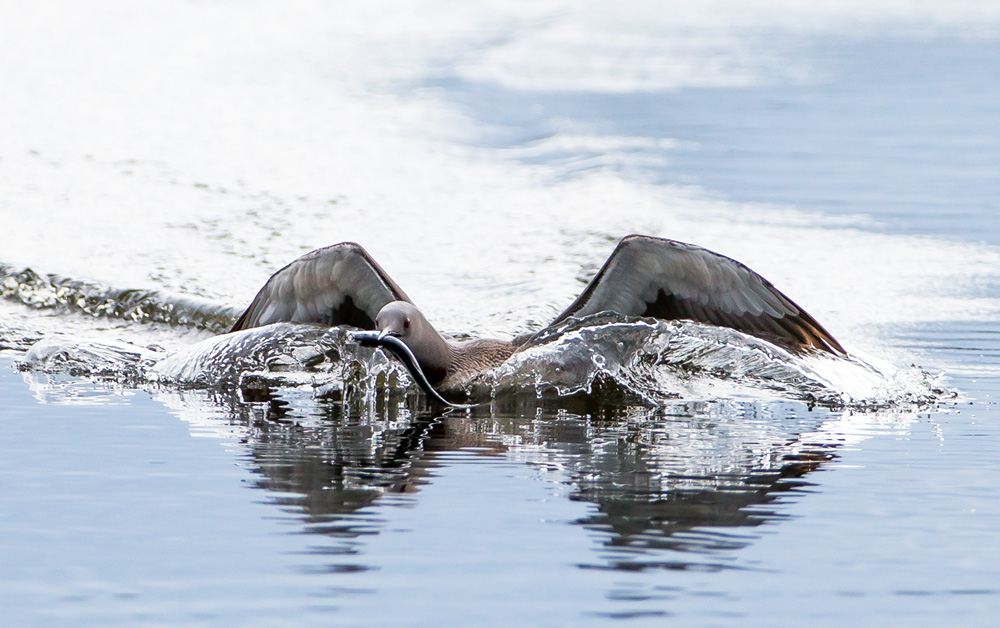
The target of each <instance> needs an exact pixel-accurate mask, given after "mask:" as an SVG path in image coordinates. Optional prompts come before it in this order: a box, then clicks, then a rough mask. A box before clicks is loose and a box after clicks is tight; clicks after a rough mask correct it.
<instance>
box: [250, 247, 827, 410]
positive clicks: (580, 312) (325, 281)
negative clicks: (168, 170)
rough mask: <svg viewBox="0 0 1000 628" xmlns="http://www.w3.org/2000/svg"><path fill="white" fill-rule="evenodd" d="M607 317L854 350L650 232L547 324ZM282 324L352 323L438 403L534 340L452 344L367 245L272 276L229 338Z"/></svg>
mask: <svg viewBox="0 0 1000 628" xmlns="http://www.w3.org/2000/svg"><path fill="white" fill-rule="evenodd" d="M599 312H615V313H618V314H623V315H626V316H638V317H648V318H658V319H663V320H679V319H686V320H692V321H695V322H698V323H705V324H709V325H716V326H721V327H729V328H731V329H735V330H738V331H741V332H743V333H746V334H749V335H752V336H756V337H758V338H761V339H764V340H767V341H769V342H771V343H773V344H776V345H778V346H780V347H783V348H785V349H787V350H789V351H791V352H793V353H799V354H804V353H825V354H831V355H834V356H844V355H846V352H845V351H844V348H843V347H841V345H840V343H838V342H837V341H836V340H835V339H834V338H833V336H831V335H830V333H829V332H827V331H826V329H824V328H823V326H822V325H820V324H819V323H818V322H817V321H816V320H815V319H814V318H813V317H812V316H810V315H809V314H808V313H807V312H806V311H805V310H803V309H802V308H800V307H799V306H798V305H796V304H795V303H794V302H793V301H792V300H791V299H789V298H788V297H787V296H785V295H784V294H783V293H781V292H780V291H779V290H778V289H777V288H775V287H774V286H773V285H772V284H771V282H769V281H768V280H767V279H764V278H763V277H761V276H760V275H758V274H757V273H756V272H754V271H753V270H751V269H750V268H748V267H747V266H745V265H744V264H742V263H740V262H738V261H736V260H734V259H731V258H729V257H726V256H724V255H720V254H718V253H715V252H713V251H709V250H708V249H704V248H702V247H699V246H695V245H692V244H685V243H683V242H677V241H674V240H667V239H663V238H655V237H652V236H644V235H630V236H627V237H625V238H623V239H622V240H621V241H620V242H619V243H618V246H617V247H616V248H615V250H614V251H613V252H612V253H611V256H610V257H609V258H608V259H607V261H606V262H605V263H604V266H603V267H601V269H600V270H599V271H598V272H597V274H596V275H595V276H594V278H593V279H592V280H591V281H590V283H589V284H588V285H587V287H586V288H585V289H584V290H583V292H582V293H581V294H580V296H579V297H577V299H576V300H575V301H574V302H573V303H572V304H570V306H569V307H567V308H566V309H565V310H564V311H563V312H562V313H561V314H559V316H557V317H556V318H555V320H553V321H552V323H551V324H550V325H549V327H551V326H554V325H558V324H560V323H562V322H564V321H566V320H567V319H569V318H570V317H577V318H581V317H584V316H588V315H591V314H597V313H599ZM277 322H298V323H319V324H322V325H329V326H337V325H347V326H353V327H358V328H360V329H362V330H369V331H363V332H358V333H356V334H355V336H354V337H355V338H356V339H357V340H358V341H359V342H360V343H361V344H365V345H369V346H381V347H384V348H385V349H387V350H389V351H390V352H392V353H393V354H394V355H396V356H397V357H398V358H399V359H400V360H401V361H402V362H403V363H404V364H405V365H406V367H407V369H408V370H409V371H410V373H411V374H412V375H413V376H414V379H415V380H416V381H417V383H418V384H419V385H420V386H421V388H423V389H424V391H425V392H427V393H428V394H429V395H430V396H431V397H434V398H436V399H438V400H439V401H441V402H444V403H447V402H446V401H445V400H444V399H443V398H442V397H441V395H440V394H439V393H441V392H448V391H455V390H457V389H460V388H461V387H462V386H463V384H465V383H467V382H469V381H470V380H471V379H472V378H473V377H475V376H476V375H479V374H481V373H484V372H486V371H489V370H491V369H493V368H496V367H497V366H499V365H501V364H503V363H504V362H505V361H506V360H507V359H508V358H510V357H511V356H512V355H513V354H514V353H515V352H517V351H518V350H519V349H520V348H522V347H523V346H524V345H525V343H526V342H527V340H528V339H529V338H530V335H525V336H520V337H518V338H515V339H514V340H475V341H472V342H466V343H456V342H453V341H451V340H449V339H447V338H445V337H444V336H443V335H442V334H441V333H440V332H438V331H437V330H436V329H435V328H434V326H433V325H431V323H430V322H429V321H428V320H427V319H426V317H424V315H423V313H422V312H421V311H420V310H419V309H418V308H417V306H416V305H414V304H413V302H412V301H411V300H410V298H409V297H407V296H406V293H404V292H403V290H402V289H401V288H400V287H399V286H398V285H396V282H394V281H393V280H392V279H391V278H390V277H389V275H388V274H387V273H386V272H385V271H384V270H382V267H381V266H379V265H378V263H377V262H376V261H375V260H374V259H372V257H371V256H370V255H369V254H368V252H367V251H365V249H364V248H362V247H361V246H360V245H358V244H355V243H353V242H344V243H341V244H335V245H333V246H328V247H325V248H321V249H317V250H315V251H312V252H310V253H307V254H305V255H303V256H302V257H300V258H298V259H296V260H295V261H293V262H292V263H290V264H288V265H287V266H285V267H284V268H282V269H281V270H279V271H277V272H276V273H274V275H272V276H271V278H270V279H268V281H267V283H265V284H264V286H263V287H262V288H261V289H260V291H259V292H258V293H257V296H256V297H255V298H254V299H253V301H252V302H251V303H250V305H249V307H247V309H246V311H245V312H243V315H242V316H240V318H239V319H238V320H237V321H236V324H235V325H233V328H232V330H231V331H238V330H242V329H250V328H253V327H259V326H263V325H268V324H270V323H277Z"/></svg>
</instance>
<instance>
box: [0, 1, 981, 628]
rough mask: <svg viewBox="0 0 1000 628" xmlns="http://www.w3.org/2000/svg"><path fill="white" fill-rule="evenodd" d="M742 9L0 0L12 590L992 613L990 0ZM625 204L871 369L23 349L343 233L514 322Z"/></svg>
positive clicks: (582, 619) (495, 616) (63, 594)
mask: <svg viewBox="0 0 1000 628" xmlns="http://www.w3.org/2000/svg"><path fill="white" fill-rule="evenodd" d="M746 6H747V5H746V4H745V3H726V2H718V3H710V4H706V5H699V6H697V7H695V6H688V5H687V4H677V5H670V6H666V5H663V3H646V2H626V3H624V4H621V3H617V4H616V5H615V6H614V7H608V6H604V5H603V4H601V3H575V2H574V3H563V2H547V3H525V4H523V5H521V4H517V3H514V4H508V5H504V6H487V5H485V4H483V5H481V6H480V5H479V4H477V3H471V4H466V5H462V6H461V7H456V6H451V5H445V4H443V3H430V4H426V5H422V6H421V7H415V8H412V9H411V8H408V7H405V6H401V5H395V4H392V3H369V4H365V5H364V6H361V5H358V6H339V5H338V6H327V4H326V3H312V2H295V3H290V4H287V5H283V6H282V8H281V9H280V10H279V9H277V8H276V7H274V6H270V5H269V4H268V3H250V4H244V5H240V6H239V7H236V6H229V5H225V4H219V5H214V4H207V5H206V4H204V3H192V2H185V1H181V0H178V1H175V2H168V3H162V4H161V5H157V6H156V7H144V8H142V9H137V8H135V7H133V6H132V4H131V3H126V2H114V1H111V0H107V1H103V0H102V1H101V2H96V3H89V4H88V7H87V8H86V9H85V10H84V9H81V8H80V7H78V6H77V5H76V4H73V3H65V2H57V1H52V2H45V1H43V2H36V3H31V4H30V5H25V6H6V7H4V8H3V9H2V10H0V12H2V15H0V42H3V43H0V47H2V50H0V51H2V52H3V54H0V67H2V68H3V73H2V75H3V76H4V82H5V92H4V93H5V98H4V99H2V100H0V132H2V134H3V137H4V143H3V146H2V147H0V190H2V194H0V217H2V218H3V223H4V225H5V227H6V228H5V229H4V230H2V231H0V277H2V278H0V293H2V294H3V295H4V296H5V297H6V299H5V300H4V301H3V302H0V350H2V352H3V353H2V356H0V389H2V391H3V392H2V393H0V394H2V399H3V400H4V403H3V404H2V407H0V478H2V482H0V503H2V505H3V508H0V565H2V567H0V606H2V607H3V608H4V619H5V620H6V622H7V623H9V624H10V625H13V626H60V625H74V626H80V625H94V626H97V625H100V626H107V625H177V624H184V625H196V626H197V625H206V626H208V625H245V626H280V625H288V626H303V625H321V624H322V625H329V624H334V625H346V626H369V625H385V624H390V623H395V624H401V625H418V626H441V625H456V626H458V625H460V626H467V625H496V626H506V625H511V624H517V623H520V624H524V625H531V626H535V625H551V626H562V625H604V624H617V625H621V624H625V625H663V624H665V623H668V622H670V623H674V624H678V625H690V626H727V625H733V624H739V625H749V626H791V625H802V624H804V623H809V624H810V625H819V626H828V625H829V626H833V625H845V624H851V625H885V624H892V625H907V626H939V625H941V624H942V623H947V624H956V625H963V626H979V625H981V626H988V625H992V624H993V623H994V621H995V616H996V609H997V608H998V607H1000V569H998V568H997V565H998V564H1000V542H998V541H997V538H996V534H995V531H996V529H997V526H998V522H1000V517H998V515H1000V506H998V504H1000V501H998V500H997V491H996V487H995V482H994V481H993V478H994V477H995V476H996V473H997V471H998V466H1000V455H998V453H997V452H998V443H1000V434H998V433H997V429H996V427H995V424H996V415H997V407H996V404H995V401H994V400H995V395H996V394H997V391H998V389H1000V368H998V366H1000V362H998V356H1000V351H998V348H1000V343H998V339H1000V326H998V324H997V321H998V320H1000V315H998V314H1000V282H998V269H1000V249H997V244H998V242H997V239H996V233H1000V223H998V221H997V215H998V207H997V198H998V194H997V192H998V190H997V180H996V176H995V173H996V172H1000V150H998V146H1000V135H998V133H997V131H996V129H1000V109H998V108H997V107H996V105H995V102H996V101H997V98H996V97H997V96H998V95H1000V82H998V80H997V78H998V76H997V74H996V72H995V71H994V68H995V67H996V63H995V62H996V61H997V60H998V58H1000V46H998V33H1000V28H998V25H1000V16H998V14H997V12H996V10H995V9H994V8H992V6H991V5H990V4H987V3H973V2H968V3H957V4H955V3H950V4H949V5H948V6H947V7H945V6H941V7H936V6H934V7H931V6H923V5H919V4H910V3H894V4H892V5H887V6H879V7H869V6H868V5H867V4H866V3H860V2H857V3H855V2H842V3H830V4H821V5H815V6H812V5H811V6H809V7H803V6H799V5H798V4H797V3H791V4H787V3H778V4H774V3H760V4H756V5H753V7H752V10H749V9H746ZM630 232H640V233H649V234H651V235H657V236H662V237H672V238H676V239H680V240H685V241H690V242H695V243H698V244H701V245H704V246H708V247H710V248H713V249H715V250H718V251H720V252H722V253H724V254H727V255H730V256H732V257H735V258H737V259H740V260H741V261H744V262H746V263H748V264H749V265H750V266H751V267H753V268H754V269H755V270H758V271H759V272H761V273H762V274H763V275H764V276H766V277H768V278H769V279H771V280H772V281H774V283H775V284H776V285H778V287H779V288H781V289H782V290H783V291H785V292H787V293H788V294H789V295H791V296H792V297H793V298H794V299H795V300H796V301H797V302H798V303H800V304H802V305H803V306H804V307H806V308H807V309H808V310H809V311H810V312H811V313H812V314H813V315H814V316H815V317H816V318H817V319H818V320H820V321H821V322H822V323H823V324H824V325H825V326H826V327H827V328H828V329H830V331H831V332H832V333H833V334H834V335H835V336H836V337H837V338H838V339H839V340H840V341H841V342H842V343H843V344H845V346H847V347H848V349H849V350H851V351H852V352H854V353H855V354H856V355H858V356H861V357H863V358H864V359H871V360H873V361H877V362H878V363H879V364H880V365H881V364H888V365H889V366H890V368H894V369H897V371H896V372H897V376H896V378H895V379H893V380H891V381H892V382H893V387H892V388H891V389H890V390H889V394H888V395H883V396H881V397H879V399H880V401H881V402H885V401H887V400H888V401H891V403H879V404H878V405H877V407H874V404H872V405H864V404H860V405H857V404H856V405H848V406H843V405H838V404H835V403H819V404H816V403H813V402H811V401H810V399H809V398H808V396H804V395H802V394H798V393H801V392H802V391H801V389H799V388H796V387H795V386H791V387H774V386H770V387H769V386H768V385H767V384H766V383H765V384H763V385H762V384H761V382H760V380H754V381H744V380H742V379H739V378H738V377H735V376H729V377H726V376H721V377H713V376H711V374H706V373H704V372H693V373H687V375H685V376H684V378H681V377H679V376H678V378H677V380H676V381H677V382H678V383H679V386H678V389H677V391H676V395H674V396H673V397H668V396H658V397H657V399H656V401H655V402H650V399H648V398H642V397H641V396H639V397H636V396H634V395H621V394H618V393H619V392H620V391H619V390H618V389H615V388H614V387H612V388H611V389H601V388H600V386H598V387H597V388H596V389H595V390H594V391H592V392H593V394H584V393H580V392H578V393H577V394H574V395H571V396H559V395H557V394H553V393H552V391H548V392H546V393H545V394H541V395H537V394H536V390H535V389H534V388H533V387H532V386H526V387H524V388H523V389H522V390H519V391H518V390H514V391H507V392H505V393H504V394H501V395H498V396H497V397H496V398H495V399H493V401H492V403H491V404H489V405H486V406H481V407H477V408H474V409H472V410H470V411H463V412H453V413H451V414H446V415H442V414H439V413H434V412H432V411H430V409H429V408H428V407H427V406H426V405H425V404H424V403H423V402H422V400H421V398H420V397H419V395H416V394H415V393H414V392H413V391H412V390H409V389H406V388H405V387H404V384H405V379H400V378H398V377H397V378H396V379H393V377H394V376H393V375H392V372H391V371H387V373H388V375H386V377H384V378H383V380H388V383H389V384H390V385H389V386H388V387H379V386H375V387H374V388H373V390H371V391H369V394H365V395H360V396H354V397H351V396H350V395H347V400H346V402H345V393H344V389H342V388H338V387H337V386H330V387H326V388H324V387H322V386H320V385H316V386H314V385H313V383H312V379H311V378H312V377H313V376H314V375H315V374H307V375H306V376H305V377H304V378H298V379H296V376H294V375H293V374H286V373H279V374H277V375H275V376H274V377H275V378H274V379H267V378H263V379H252V380H248V381H249V382H250V383H253V384H254V385H249V384H248V385H244V386H243V387H242V388H241V387H239V386H229V387H223V388H207V389H206V388H193V389H192V388H189V387H187V386H183V385H178V384H177V383H176V382H173V383H172V382H170V381H164V382H159V383H157V382H151V381H148V380H147V379H145V378H144V377H142V376H140V374H139V373H137V372H133V371H129V372H126V373H125V374H124V376H121V374H119V376H117V377H116V376H114V374H113V373H110V372H105V373H104V376H101V375H100V374H98V375H96V376H95V375H92V376H83V375H80V374H79V373H80V372H81V371H80V370H71V372H70V373H53V372H45V369H44V368H43V369H39V368H35V369H29V370H26V371H22V370H18V367H17V366H16V365H17V364H18V363H19V362H21V361H23V360H25V358H26V356H27V355H29V354H28V353H27V351H28V350H29V348H31V347H32V346H33V345H35V343H36V341H38V340H40V339H43V340H45V341H46V342H52V343H57V344H58V343H64V342H66V338H65V337H64V335H65V334H72V335H73V336H74V337H75V339H74V340H72V341H70V344H69V345H67V346H76V347H78V348H81V347H82V348H89V349H91V351H89V352H83V353H77V354H76V355H77V357H78V358H79V362H77V365H80V364H83V365H90V366H92V367H94V368H91V369H83V370H84V371H87V370H89V371H101V369H100V368H97V367H100V366H101V365H104V364H108V363H116V364H117V362H115V360H117V359H118V358H119V357H120V356H121V355H122V354H121V353H119V352H118V351H119V350H121V351H126V350H127V351H126V352H128V351H131V352H132V353H131V354H130V355H134V359H135V360H137V361H139V362H138V363H140V364H142V363H143V362H142V360H147V359H148V360H150V361H155V360H154V358H155V359H160V358H161V357H162V356H163V355H168V354H177V355H184V354H182V353H178V352H181V351H184V350H185V349H186V348H189V347H191V346H193V345H195V344H196V343H197V342H201V341H204V340H205V339H207V338H210V337H212V335H213V334H214V333H216V332H218V331H221V330H224V329H225V328H226V322H227V321H228V320H230V318H228V317H231V316H232V315H233V313H235V312H237V311H238V310H239V308H241V307H242V306H243V305H245V304H246V303H247V302H248V301H249V300H250V298H251V297H252V296H253V294H254V293H255V291H256V290H257V288H258V287H259V286H260V284H261V283H262V282H263V281H264V280H265V279H266V278H267V276H268V275H269V274H270V273H271V272H273V271H274V270H276V269H277V268H280V267H281V266H282V265H284V264H285V263H287V262H288V261H290V260H291V259H293V258H294V257H295V256H296V255H298V254H300V253H302V252H305V251H307V250H309V249H312V248H315V247H318V246H323V245H327V244H331V243H335V242H340V241H344V240H356V241H359V242H361V243H363V244H364V245H365V246H366V248H368V250H369V251H370V252H371V253H372V254H373V255H374V256H375V257H376V259H378V260H379V262H380V263H381V264H382V265H383V267H385V268H386V270H387V271H388V272H389V273H390V274H391V275H392V276H393V277H394V279H396V281H397V282H398V283H399V284H400V285H401V286H403V287H404V289H405V290H406V291H407V293H408V294H410V295H411V296H412V297H413V298H414V300H415V302H417V303H418V304H420V305H421V307H422V309H424V310H425V311H426V312H427V314H428V317H429V318H430V320H432V321H433V322H434V323H435V324H436V325H438V326H439V327H440V328H442V329H444V330H446V331H449V332H453V333H459V334H461V333H467V332H470V331H475V332H476V333H481V334H483V335H497V336H504V337H510V336H513V335H515V334H519V333H523V332H525V331H529V330H534V329H538V328H540V327H542V326H544V325H545V324H546V323H547V322H548V321H549V320H551V319H552V318H553V317H554V316H555V314H557V313H558V312H560V311H561V310H562V309H563V308H564V307H565V306H566V305H567V304H568V303H569V302H570V301H571V300H572V299H573V298H574V296H575V295H576V294H577V293H578V292H579V290H580V289H581V288H582V286H583V285H584V284H583V282H584V281H586V280H587V278H588V277H589V276H590V274H591V273H593V272H594V271H595V270H596V269H597V267H598V266H599V264H600V263H601V262H602V261H603V260H604V259H605V257H606V256H607V254H608V253H609V252H610V251H611V249H612V248H613V246H614V243H615V242H616V241H617V239H618V238H619V237H621V236H622V235H624V234H626V233H630ZM29 268H30V269H31V272H28V269H29ZM121 342H127V343H131V344H130V345H121V344H116V343H121ZM74 343H75V344H74ZM43 346H44V345H43ZM50 346H51V345H50ZM109 347H111V348H110V349H109ZM115 347H117V349H115ZM123 347H124V349H123ZM129 347H131V348H130V349H129ZM130 359H131V358H130ZM106 361H110V362H106ZM911 365H916V366H915V367H913V368H911ZM73 373H77V374H76V375H74V374H73ZM824 373H826V372H825V371H824ZM939 373H940V375H938V374H939ZM109 375H110V377H109ZM272 375H273V374H272ZM282 378H284V379H282ZM657 381H658V382H660V383H663V382H665V381H670V380H669V379H661V380H657ZM839 381H841V383H843V381H842V380H839ZM376 383H378V382H376ZM382 383H385V382H384V381H382ZM269 384H270V386H269ZM914 391H922V392H924V393H928V394H927V395H924V397H922V399H923V401H924V402H925V403H914V401H917V400H919V399H918V398H919V395H911V394H907V393H912V392H914ZM933 391H937V392H933ZM883 392H885V391H883ZM862 397H863V396H862ZM928 401H930V402H929V403H927V402H928Z"/></svg>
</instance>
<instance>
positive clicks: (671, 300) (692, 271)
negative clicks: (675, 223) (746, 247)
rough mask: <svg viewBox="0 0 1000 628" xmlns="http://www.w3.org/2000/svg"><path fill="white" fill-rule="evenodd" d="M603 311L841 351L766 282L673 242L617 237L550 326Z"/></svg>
mask: <svg viewBox="0 0 1000 628" xmlns="http://www.w3.org/2000/svg"><path fill="white" fill-rule="evenodd" d="M606 311H611V312H617V313H619V314H625V315H629V316H643V317H653V318H662V319H666V320H674V319H690V320H693V321H697V322H699V323H708V324H711V325H718V326H721V327H730V328H732V329H736V330H739V331H741V332H744V333H747V334H750V335H752V336H757V337H759V338H763V339H765V340H768V341H770V342H773V343H775V344H777V345H779V346H782V347H785V348H786V349H789V350H792V351H796V352H803V351H806V350H809V349H818V350H820V351H827V352H830V353H833V354H835V355H837V354H840V355H842V354H845V353H846V352H845V351H844V348H843V347H841V346H840V343H838V342H837V341H836V340H835V339H834V338H833V336H831V335H830V333H829V332H827V331H826V330H825V329H823V326H822V325H820V324H819V323H818V322H816V320H815V319H814V318H813V317H812V316H810V315H809V314H808V313H807V312H805V311H804V310H803V309H802V308H800V307H799V306H797V305H795V303H793V302H792V300H791V299H789V298H788V297H786V296H785V295H784V294H782V293H781V292H779V291H778V289H777V288H775V287H774V286H773V285H771V282H769V281H768V280H767V279H764V278H763V277H761V276H760V275H758V274H757V273H755V272H754V271H752V270H750V269H749V268H747V267H746V266H744V265H743V264H741V263H740V262H737V261H736V260H734V259H730V258H728V257H725V256H724V255H719V254H718V253H713V252H712V251H709V250H707V249H703V248H701V247H698V246H693V245H691V244H684V243H682V242H675V241H673V240H664V239H661V238H653V237H649V236H638V235H632V236H628V237H626V238H624V239H622V241H621V242H619V243H618V247H617V248H616V249H615V250H614V252H613V253H612V254H611V257H609V258H608V261H607V262H605V263H604V267H603V268H601V270H600V272H598V273H597V276H595V277H594V278H593V279H592V280H591V282H590V284H589V285H588V286H587V288H586V289H585V290H584V291H583V294H581V295H580V296H579V297H578V298H577V299H576V301H574V302H573V304H572V305H570V306H569V308H567V309H566V311H565V312H563V313H562V314H560V315H559V316H558V317H557V318H556V320H555V321H553V323H552V324H553V325H554V324H556V323H559V322H561V321H563V320H564V319H566V318H568V317H570V316H576V317H581V316H586V315H588V314H596V313H597V312H606Z"/></svg>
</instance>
